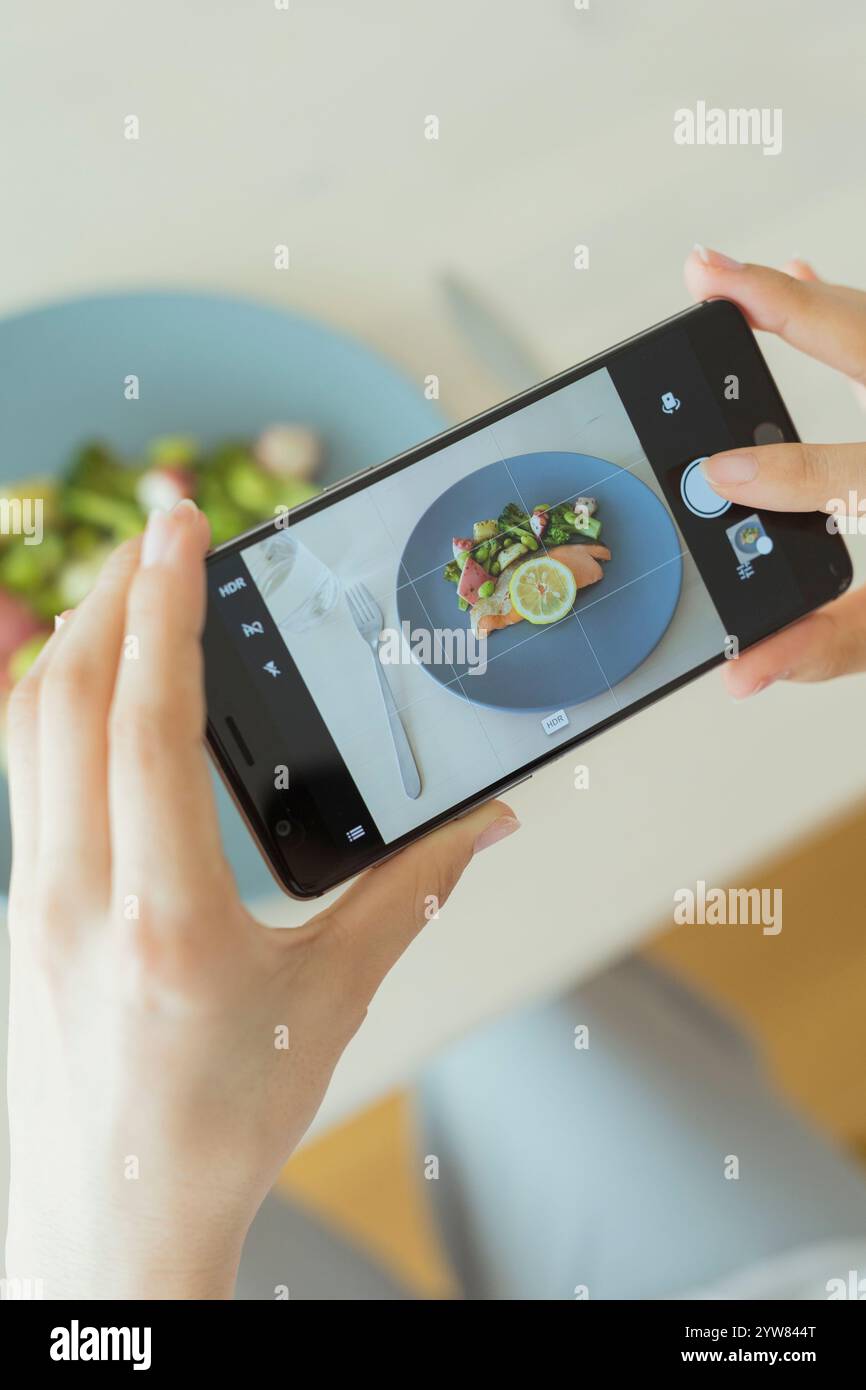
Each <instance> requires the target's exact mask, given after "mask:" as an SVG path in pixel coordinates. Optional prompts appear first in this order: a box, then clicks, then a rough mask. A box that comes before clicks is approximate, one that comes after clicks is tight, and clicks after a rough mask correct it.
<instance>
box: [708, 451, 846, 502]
mask: <svg viewBox="0 0 866 1390" xmlns="http://www.w3.org/2000/svg"><path fill="white" fill-rule="evenodd" d="M701 467H702V469H703V471H704V473H705V475H706V478H707V481H708V482H709V483H710V484H711V486H712V487H713V489H714V490H715V491H716V492H718V493H721V495H722V496H723V497H729V498H730V499H731V501H732V502H738V503H739V504H740V505H741V506H743V507H748V508H749V509H750V510H754V509H756V508H760V507H766V508H768V509H769V510H771V511H775V512H834V513H836V514H837V515H842V514H847V513H848V512H849V511H850V510H851V507H852V505H853V508H854V511H855V512H856V511H857V505H858V504H857V500H856V499H857V498H858V497H860V496H862V494H863V492H864V489H866V444H765V445H763V446H762V447H761V448H759V449H737V450H736V451H732V452H730V453H724V454H713V455H712V457H711V458H708V459H705V460H704V462H703V463H702V464H701ZM852 498H853V503H852Z"/></svg>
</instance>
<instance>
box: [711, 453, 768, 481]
mask: <svg viewBox="0 0 866 1390" xmlns="http://www.w3.org/2000/svg"><path fill="white" fill-rule="evenodd" d="M701 468H702V469H703V470H704V473H705V475H706V477H707V478H709V480H710V482H711V483H719V484H720V485H722V486H727V485H729V484H730V483H750V482H752V481H753V479H754V478H757V476H758V460H757V459H756V458H755V455H754V454H715V455H714V456H713V457H712V458H708V459H704V462H703V463H702V464H701Z"/></svg>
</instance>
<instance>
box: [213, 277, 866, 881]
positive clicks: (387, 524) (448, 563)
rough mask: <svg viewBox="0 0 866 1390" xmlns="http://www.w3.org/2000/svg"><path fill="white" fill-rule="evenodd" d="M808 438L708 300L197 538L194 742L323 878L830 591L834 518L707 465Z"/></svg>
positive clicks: (278, 873)
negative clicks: (201, 721)
mask: <svg viewBox="0 0 866 1390" xmlns="http://www.w3.org/2000/svg"><path fill="white" fill-rule="evenodd" d="M796 439H797V434H796V432H795V430H794V426H793V424H792V422H791V417H790V415H789V414H788V411H787V409H786V408H785V405H784V403H783V401H782V398H781V396H780V394H779V391H778V389H777V387H776V385H775V383H774V381H773V379H772V377H771V375H770V372H769V369H768V367H767V365H766V363H765V361H764V359H763V357H762V355H761V352H760V350H759V348H758V345H757V343H756V341H755V339H754V336H753V335H752V333H751V331H750V329H749V327H748V325H747V323H746V321H745V319H744V318H743V316H742V314H741V313H740V311H739V310H738V309H737V308H736V306H735V305H733V304H731V303H729V302H727V301H725V300H713V301H710V302H708V303H705V304H701V305H698V306H696V307H694V308H691V309H688V310H686V311H685V312H684V313H681V314H678V315H676V316H675V317H673V318H671V319H667V320H666V321H665V322H663V323H660V324H658V325H657V326H655V327H654V328H650V329H648V330H647V331H646V332H645V333H641V334H639V335H638V336H636V337H634V338H630V339H628V340H627V341H626V342H624V343H621V344H620V345H619V346H617V347H615V348H612V349H611V350H610V351H609V352H605V353H602V354H600V355H599V356H597V357H593V358H591V359H590V360H589V361H587V362H584V363H582V364H581V365H580V366H576V367H573V368H570V369H569V370H568V371H565V372H562V373H561V374H560V375H558V376H555V377H552V378H551V379H550V380H548V381H545V382H543V383H542V384H541V385H539V386H535V387H533V388H532V389H531V390H529V391H525V392H523V393H521V394H520V395H518V396H514V397H513V398H512V399H511V400H508V401H506V402H504V403H503V404H502V405H498V406H495V407H494V408H493V409H492V410H488V411H485V412H484V413H483V414H481V415H478V416H476V417H475V418H474V419H472V420H469V421H467V422H466V423H464V424H461V425H458V426H457V427H456V428H454V429H449V430H446V431H445V432H444V433H442V434H439V435H437V436H436V437H435V438H433V439H430V440H428V441H427V442H426V443H424V444H420V445H418V446H417V447H416V448H412V449H409V450H407V451H406V452H405V453H403V454H400V455H399V456H398V457H397V458H394V459H391V460H390V461H388V462H386V463H381V464H376V465H374V466H372V467H370V468H368V469H366V470H365V471H364V472H361V473H358V474H356V475H355V476H354V477H351V478H348V479H347V480H346V481H344V482H342V483H339V484H337V485H335V486H333V487H329V488H327V489H326V490H325V492H324V493H322V494H320V495H319V496H317V497H315V498H314V499H313V500H311V501H310V502H307V503H305V504H303V505H302V506H300V507H297V508H295V509H294V510H292V511H291V512H284V513H282V514H280V515H279V516H276V517H274V518H273V519H272V520H269V521H268V522H266V523H265V524H263V525H262V526H260V527H258V528H256V529H254V530H253V531H250V532H248V533H246V534H245V535H243V536H240V537H238V538H237V539H235V540H233V541H230V542H229V543H228V544H226V545H223V546H220V547H219V549H217V550H215V551H213V552H212V554H211V555H210V556H209V557H208V561H207V581H208V609H207V622H206V628H205V634H204V654H205V675H206V691H207V711H208V720H207V739H208V744H209V747H210V750H211V752H212V754H213V757H214V759H215V760H216V764H217V766H218V768H219V769H220V771H221V773H222V775H223V778H224V780H225V782H226V784H227V786H228V787H229V789H230V791H231V793H232V795H233V796H234V798H235V801H236V803H237V805H238V807H239V808H240V810H241V812H242V814H243V815H244V817H245V819H246V821H247V823H248V825H249V827H250V829H251V831H252V833H253V835H254V836H255V838H256V840H257V841H258V844H259V846H260V847H261V851H262V854H263V855H264V857H265V859H266V861H267V863H268V865H269V866H270V868H271V870H272V872H273V874H274V876H275V878H276V880H277V882H278V883H279V884H280V885H281V887H282V888H283V889H284V890H285V891H286V892H288V893H289V894H291V895H292V896H293V897H297V898H313V897H316V896H318V895H319V894H321V893H323V892H325V891H326V890H327V889H329V888H332V887H334V886H335V885H336V884H339V883H340V882H342V881H343V880H345V879H347V878H350V877H351V876H353V875H354V874H356V873H358V872H359V871H360V870H362V869H365V868H367V867H368V866H369V865H372V864H375V863H377V862H378V861H380V860H382V859H384V858H385V857H387V856H388V855H390V854H393V853H394V852H396V851H397V850H400V849H402V848H403V847H404V846H406V845H408V844H410V843H412V842H413V841H414V840H417V839H419V838H420V837H421V836H422V835H425V834H427V832H428V831H430V830H433V829H434V828H435V827H437V826H439V825H441V824H443V823H444V822H445V821H448V820H450V819H452V818H453V817H455V816H459V815H462V814H463V813H465V812H466V811H467V810H469V809H470V808H471V807H473V806H475V805H477V804H478V803H480V802H483V801H485V800H487V799H488V798H490V797H493V796H496V795H498V794H500V793H502V792H505V791H507V789H508V788H509V787H512V786H515V785H516V784H517V783H519V782H521V781H524V780H525V779H527V778H528V777H530V776H531V775H532V774H533V773H534V772H536V771H537V770H538V769H540V768H543V767H544V766H545V765H546V764H547V763H550V762H552V761H553V760H554V759H555V758H558V757H561V756H562V755H563V754H565V753H571V752H572V751H573V750H574V748H575V747H576V746H578V745H579V744H581V743H582V742H584V741H585V740H586V739H588V738H590V737H592V736H593V735H595V734H597V733H599V732H600V731H601V730H603V729H606V728H608V727H611V726H613V725H614V724H616V723H618V722H619V721H620V720H622V719H624V718H626V716H628V715H630V714H634V713H635V712H636V711H638V710H640V709H642V708H644V706H646V705H649V704H651V703H652V702H653V701H655V700H658V699H660V698H661V697H662V696H663V695H666V694H667V693H668V692H670V691H673V690H676V689H678V688H679V687H680V686H682V685H683V684H684V683H685V682H687V681H691V680H694V679H695V678H696V677H697V676H699V675H701V674H702V673H703V672H705V671H707V670H708V669H709V668H710V667H713V666H716V665H718V664H720V663H721V662H723V661H724V660H726V659H736V656H737V655H738V653H739V652H741V651H744V650H745V649H746V648H748V647H750V646H751V645H752V644H753V643H755V642H759V641H760V640H761V639H762V638H764V637H767V636H769V635H770V634H771V633H773V632H776V631H778V630H779V629H780V628H783V627H785V626H786V625H787V624H789V623H792V622H794V621H796V620H797V619H798V618H802V617H803V616H804V615H805V614H807V613H809V612H811V611H812V610H813V609H815V608H817V607H819V606H820V605H821V604H824V603H827V602H828V601H829V600H831V599H833V598H835V597H837V596H838V595H839V594H841V593H842V592H843V591H844V590H845V589H846V588H847V587H848V585H849V584H850V582H851V578H852V570H851V562H850V559H849V556H848V553H847V550H846V548H845V544H844V541H843V540H842V537H841V536H839V535H836V534H831V533H830V532H829V531H828V529H827V524H826V517H824V516H823V515H821V514H816V513H809V514H780V513H773V512H767V513H760V512H757V513H756V512H752V513H750V512H749V511H748V510H747V509H746V508H743V507H739V506H733V505H731V504H729V503H726V502H725V501H724V500H723V499H722V498H720V497H718V496H717V495H716V494H715V493H714V492H713V491H712V489H711V488H710V487H709V486H708V485H707V484H706V483H705V482H704V479H703V474H702V471H701V467H700V461H701V459H702V458H705V457H706V456H708V455H709V454H713V453H717V452H718V451H719V450H722V449H725V448H736V447H742V446H745V445H748V444H751V443H770V442H773V441H781V440H786V441H793V440H796Z"/></svg>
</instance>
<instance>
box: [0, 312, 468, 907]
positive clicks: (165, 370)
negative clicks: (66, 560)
mask: <svg viewBox="0 0 866 1390" xmlns="http://www.w3.org/2000/svg"><path fill="white" fill-rule="evenodd" d="M131 373H134V374H135V375H136V376H137V377H138V378H139V382H140V397H139V399H138V400H137V401H128V400H125V399H124V393H123V382H124V377H126V376H127V375H128V374H131ZM0 418H2V419H3V422H4V424H3V451H2V460H0V484H2V481H5V482H11V481H13V480H18V479H21V478H25V477H27V476H29V475H39V474H51V473H55V472H57V471H58V470H60V469H61V468H63V466H64V465H65V463H66V462H67V460H68V459H69V457H70V455H71V454H72V452H73V450H74V449H75V448H76V446H77V445H79V444H81V443H83V442H84V441H85V440H88V439H93V438H102V439H104V440H106V441H107V442H108V443H109V444H111V445H113V446H115V447H116V448H117V449H118V450H119V451H120V452H121V453H129V454H134V453H135V452H136V451H137V450H139V449H140V448H142V446H143V445H145V444H146V443H147V442H148V441H149V440H150V439H152V438H153V437H154V436H155V435H161V434H174V433H180V434H187V433H189V434H194V435H196V436H198V437H199V438H200V439H202V440H203V441H204V442H206V443H211V442H215V441H217V440H219V439H224V438H227V437H235V438H243V437H245V436H248V435H254V434H256V433H257V432H258V431H259V430H260V429H262V428H263V427H264V426H265V425H268V424H271V423H274V422H280V421H297V422H299V423H303V424H308V425H310V426H312V427H313V428H314V429H315V430H316V431H318V433H319V434H320V436H321V437H322V439H323V441H324V446H325V455H326V464H325V469H324V472H323V475H322V481H323V483H328V482H334V481H336V480H338V479H339V478H342V477H345V476H346V475H347V474H350V473H354V472H356V471H357V470H358V469H360V468H366V467H368V466H369V465H370V464H373V463H378V462H380V461H381V460H383V459H386V458H388V457H389V456H390V455H392V454H395V453H398V452H400V451H401V450H402V449H405V448H408V447H409V446H410V445H412V444H416V443H418V442H419V441H420V440H422V439H424V438H426V437H428V436H429V435H431V434H435V433H436V432H437V431H438V430H440V429H441V428H442V426H443V423H444V422H443V420H442V417H441V415H440V414H439V412H438V410H437V409H436V407H435V406H434V405H433V404H431V402H429V401H427V400H426V399H425V398H424V395H423V392H422V391H421V390H420V388H419V387H418V386H417V385H415V384H413V383H412V382H411V381H409V380H408V379H407V378H406V377H404V376H402V375H401V374H400V373H399V372H398V371H397V370H396V369H395V368H394V367H392V366H391V365H390V364H389V363H387V362H386V361H384V360H383V359H382V358H380V357H377V356H376V354H375V353H373V352H371V351H369V350H368V349H367V348H366V347H364V346H363V345H362V344H361V343H359V342H355V341H353V340H352V339H351V338H348V337H344V336H343V335H342V334H340V333H336V332H334V331H333V330H331V329H329V328H326V327H325V326H324V325H322V324H318V323H315V322H313V321H312V320H309V319H305V318H302V317H300V316H298V315H296V314H293V313H288V312H285V311H283V310H279V309H275V308H269V307H266V306H263V305H257V304H252V303H248V302H246V301H243V300H234V299H230V298H223V297H219V296H213V295H204V294H186V293H179V294H175V293H153V294H151V293H148V292H142V293H137V294H122V295H105V296H98V297H91V298H86V299H81V300H75V301H72V302H69V303H63V304H58V305H54V306H51V307H48V308H45V309H38V310H35V311H33V312H30V313H25V314H20V315H18V316H16V317H13V318H8V319H5V320H3V321H2V322H0ZM215 781H216V779H215ZM216 785H217V795H218V799H219V803H220V818H221V822H222V826H223V834H224V837H225V842H226V846H227V850H228V854H229V858H230V860H231V862H232V865H233V867H234V869H235V872H236V874H237V877H238V881H239V884H240V887H241V890H242V892H243V893H244V894H245V895H246V896H248V897H249V896H252V895H255V894H258V893H272V892H273V891H274V885H273V880H272V878H271V876H270V874H269V873H268V871H267V869H266V868H265V866H264V863H263V862H262V859H261V857H260V855H259V852H258V850H257V849H256V847H255V845H254V844H253V841H252V839H251V838H250V835H249V832H248V831H247V830H246V828H245V827H244V825H243V823H242V821H241V820H240V817H239V816H238V814H237V812H236V811H235V809H234V806H233V804H232V803H231V800H230V798H229V797H228V795H227V793H226V792H225V791H224V790H223V788H222V786H221V785H220V784H219V783H218V782H216ZM9 865H10V831H9V817H8V806H7V801H6V797H5V796H3V797H2V808H0V882H2V885H3V886H5V884H6V883H7V882H8V877H9Z"/></svg>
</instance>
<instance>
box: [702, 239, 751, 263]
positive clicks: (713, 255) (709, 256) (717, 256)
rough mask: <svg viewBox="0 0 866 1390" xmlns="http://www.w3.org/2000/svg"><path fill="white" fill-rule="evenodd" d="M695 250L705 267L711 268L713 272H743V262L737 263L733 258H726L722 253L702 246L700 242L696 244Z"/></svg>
mask: <svg viewBox="0 0 866 1390" xmlns="http://www.w3.org/2000/svg"><path fill="white" fill-rule="evenodd" d="M695 250H696V251H697V253H698V255H699V256H700V258H701V260H702V261H703V263H704V265H708V266H710V267H711V268H712V269H713V270H742V268H743V263H742V261H735V260H734V258H733V256H725V255H724V254H723V253H722V252H721V251H713V249H712V247H708V246H702V245H701V243H700V242H699V241H696V242H695Z"/></svg>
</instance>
